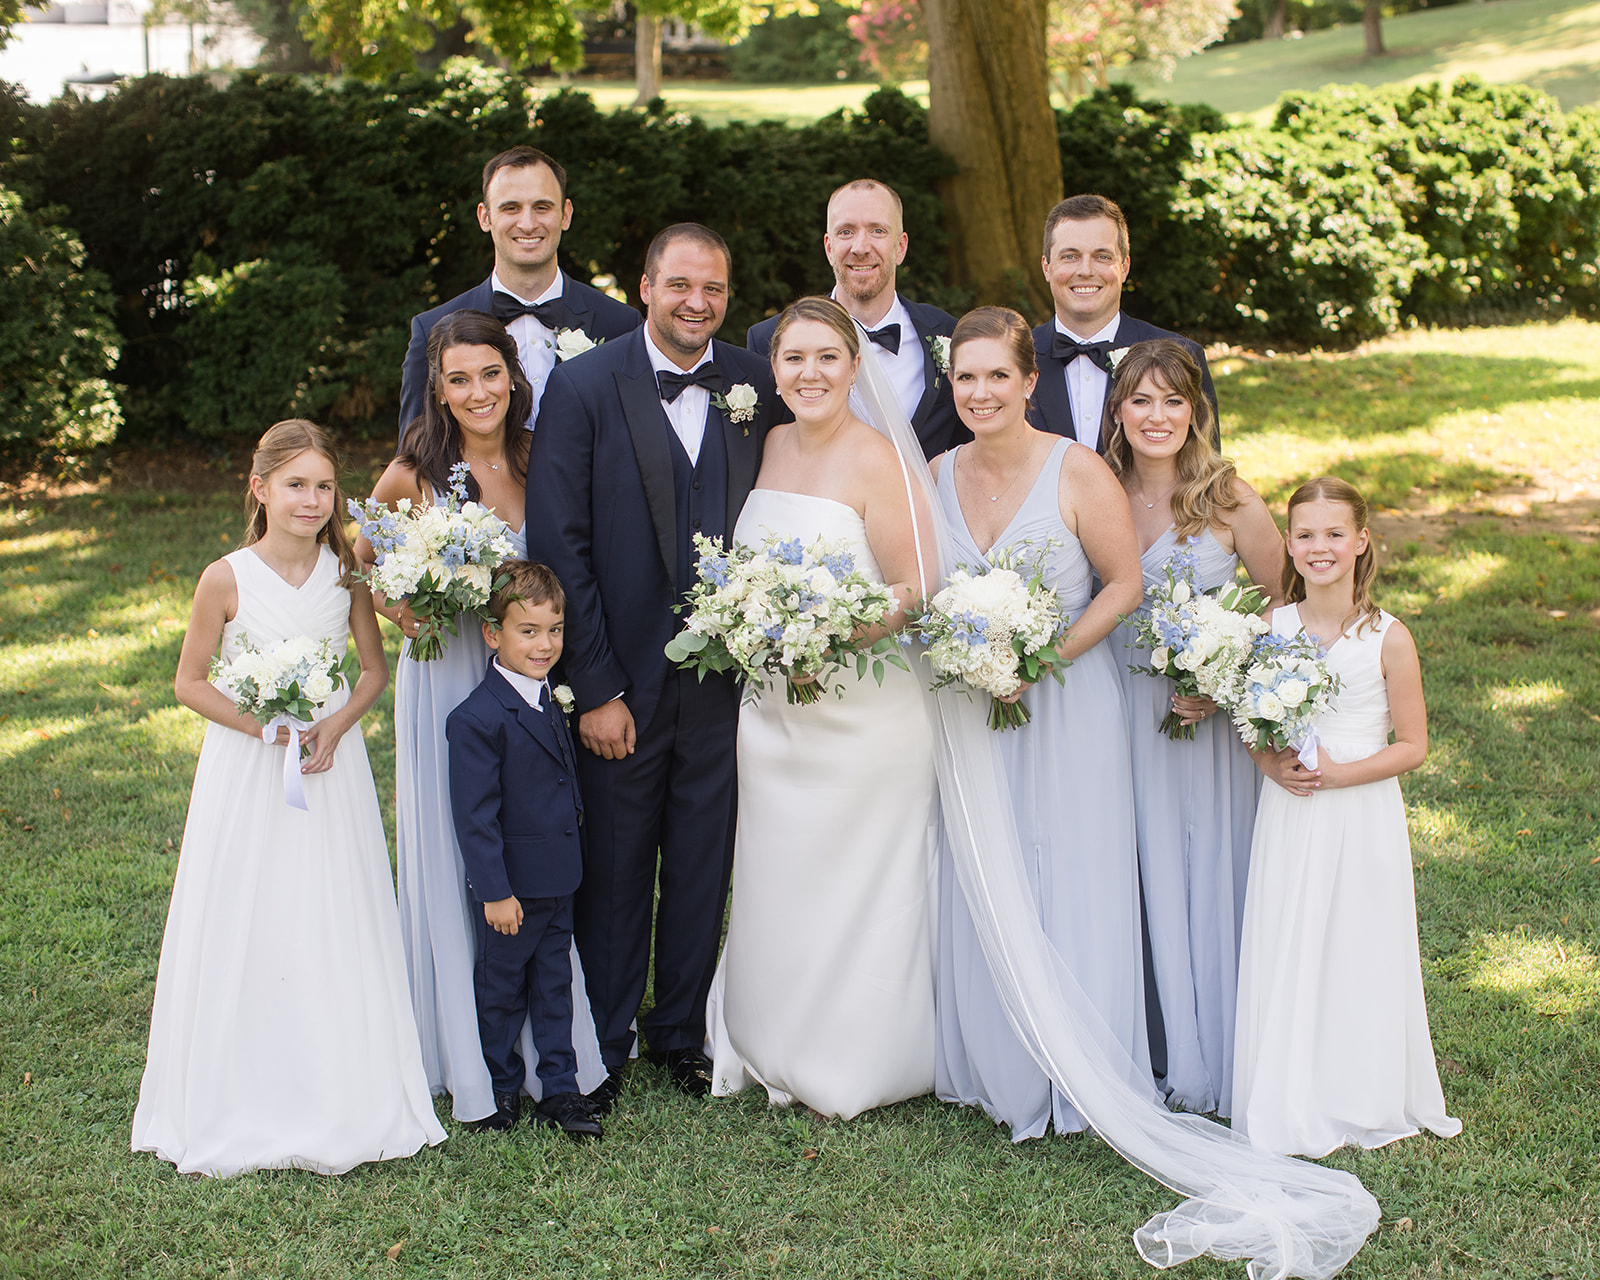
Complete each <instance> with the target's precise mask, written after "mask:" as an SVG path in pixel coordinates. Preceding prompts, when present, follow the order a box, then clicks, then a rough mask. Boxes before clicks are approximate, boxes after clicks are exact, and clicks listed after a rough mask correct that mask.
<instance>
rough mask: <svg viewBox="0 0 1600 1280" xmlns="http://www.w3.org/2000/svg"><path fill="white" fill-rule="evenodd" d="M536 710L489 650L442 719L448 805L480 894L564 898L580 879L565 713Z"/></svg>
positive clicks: (577, 801) (470, 880) (551, 706)
mask: <svg viewBox="0 0 1600 1280" xmlns="http://www.w3.org/2000/svg"><path fill="white" fill-rule="evenodd" d="M545 697H546V698H547V699H548V703H547V705H546V706H545V708H544V710H543V711H535V710H534V709H533V708H532V707H530V706H529V705H528V704H527V702H525V701H524V700H523V697H522V695H521V694H520V693H518V692H517V691H516V690H515V689H513V688H512V687H511V682H510V681H509V680H507V679H506V678H505V677H504V676H503V675H501V674H500V673H499V672H498V671H496V670H495V666H494V659H493V658H490V660H489V670H488V674H487V675H485V676H484V678H483V683H482V684H480V685H479V686H478V687H477V688H476V689H474V690H473V691H472V692H471V693H470V694H468V695H467V697H466V699H465V700H464V701H463V702H462V703H461V704H460V705H459V706H457V707H456V709H455V710H454V711H452V712H451V713H450V715H449V717H448V718H447V719H446V720H445V738H446V740H447V741H448V742H449V743H450V810H451V814H452V815H453V816H454V818H455V824H456V842H457V843H458V844H460V846H461V858H462V861H463V862H465V863H466V866H467V888H468V889H469V890H470V891H471V893H472V896H473V898H474V899H475V900H476V901H478V902H499V901H501V900H502V899H505V898H510V897H518V898H560V897H564V896H565V895H567V894H570V893H572V892H574V891H575V890H576V889H577V887H578V883H579V881H581V880H582V879H583V843H582V841H583V835H582V819H583V800H582V798H581V796H580V795H579V793H578V778H577V774H576V772H575V769H576V767H577V758H576V755H575V754H574V752H573V747H572V735H571V733H570V732H569V731H568V729H567V717H566V714H565V713H564V712H563V711H562V710H561V708H560V707H559V706H557V705H556V703H555V699H554V698H553V697H552V696H551V695H550V693H549V692H548V691H546V694H545Z"/></svg>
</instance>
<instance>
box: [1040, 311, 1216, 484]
mask: <svg viewBox="0 0 1600 1280" xmlns="http://www.w3.org/2000/svg"><path fill="white" fill-rule="evenodd" d="M1055 337H1056V322H1055V320H1054V319H1053V318H1052V319H1049V320H1046V321H1045V322H1044V323H1043V324H1042V325H1040V326H1039V327H1038V328H1037V329H1035V330H1034V331H1033V353H1034V357H1035V358H1036V359H1037V360H1038V362H1039V382H1038V384H1037V385H1036V386H1035V387H1034V389H1033V411H1032V412H1030V413H1029V414H1028V420H1029V421H1030V422H1032V423H1033V425H1034V426H1036V427H1038V428H1039V429H1040V430H1041V431H1053V432H1055V433H1056V435H1058V436H1066V437H1067V439H1069V440H1076V439H1077V438H1078V431H1077V427H1076V426H1074V424H1073V417H1072V397H1071V396H1070V395H1069V394H1068V392H1067V377H1066V365H1064V364H1063V363H1062V362H1061V361H1060V360H1057V359H1056V358H1055V357H1054V356H1052V355H1051V354H1050V346H1051V344H1052V343H1053V342H1054V341H1055ZM1152 338H1174V339H1176V340H1177V341H1179V342H1181V343H1183V345H1184V346H1186V347H1188V348H1189V354H1190V355H1192V356H1193V357H1194V359H1195V363H1196V364H1198V365H1199V366H1200V389H1201V390H1202V391H1204V392H1205V396H1206V399H1207V400H1209V401H1211V408H1212V409H1213V410H1215V409H1216V407H1217V389H1216V387H1214V386H1212V385H1211V370H1210V369H1209V368H1207V366H1206V353H1205V350H1204V348H1202V347H1201V346H1200V344H1199V343H1197V342H1191V341H1190V340H1189V339H1188V338H1185V337H1184V336H1183V335H1182V334H1181V333H1170V332H1168V331H1167V330H1166V329H1158V328H1156V327H1155V325H1153V324H1146V323H1145V322H1144V321H1143V320H1135V319H1134V318H1133V317H1132V316H1130V315H1128V314H1127V313H1126V312H1124V313H1123V315H1122V323H1121V324H1119V325H1118V326H1117V336H1116V338H1115V339H1113V342H1112V345H1113V348H1120V347H1131V346H1132V345H1133V344H1134V343H1135V342H1148V341H1150V339H1152ZM1110 395H1111V379H1110V378H1107V379H1106V396H1107V397H1108V398H1109V397H1110ZM1099 407H1100V409H1101V410H1102V411H1104V409H1105V401H1101V403H1100V406H1099ZM1107 434H1108V433H1107V432H1106V431H1105V429H1104V427H1102V428H1101V431H1100V441H1099V446H1098V447H1099V451H1100V453H1102V454H1104V453H1105V451H1106V436H1107ZM1212 443H1213V444H1215V445H1216V446H1217V448H1218V449H1220V448H1222V419H1221V417H1220V415H1219V416H1218V417H1217V419H1216V428H1215V430H1214V431H1213V432H1212Z"/></svg>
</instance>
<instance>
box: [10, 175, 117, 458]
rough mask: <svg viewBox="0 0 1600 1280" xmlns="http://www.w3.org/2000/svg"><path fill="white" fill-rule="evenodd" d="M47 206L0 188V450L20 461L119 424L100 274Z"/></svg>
mask: <svg viewBox="0 0 1600 1280" xmlns="http://www.w3.org/2000/svg"><path fill="white" fill-rule="evenodd" d="M56 212H57V211H55V210H45V211H43V212H41V213H38V214H35V213H33V212H31V211H30V210H29V209H28V208H27V207H26V206H25V205H24V204H23V200H22V197H21V196H20V195H18V194H17V193H16V192H15V191H11V190H8V189H7V188H5V187H0V450H3V451H4V452H5V453H6V454H7V455H9V456H10V457H12V458H22V459H24V460H31V459H32V458H33V457H37V456H38V455H39V454H41V453H47V452H63V453H71V452H73V451H76V450H82V449H88V448H92V447H93V446H95V445H98V444H105V443H107V442H108V441H110V440H111V439H112V438H113V437H114V436H115V435H116V432H117V428H118V427H119V426H120V425H121V423H122V411H121V410H120V409H119V408H118V406H117V398H116V395H115V394H114V392H113V390H112V387H111V384H110V383H109V382H108V381H107V380H106V374H107V373H108V372H109V371H110V369H111V366H112V365H113V364H114V363H115V362H116V358H117V346H116V330H115V328H114V327H113V326H112V323H111V303H110V298H109V295H108V294H107V292H106V281H105V277H103V276H102V275H101V274H100V273H99V272H98V271H93V270H86V269H84V266H83V259H84V252H83V246H82V245H81V244H79V243H78V241H77V240H76V239H74V238H73V236H72V234H71V233H70V232H69V231H67V230H66V229H65V228H63V227H61V226H58V225H55V223H54V221H53V218H52V215H53V214H54V213H56Z"/></svg>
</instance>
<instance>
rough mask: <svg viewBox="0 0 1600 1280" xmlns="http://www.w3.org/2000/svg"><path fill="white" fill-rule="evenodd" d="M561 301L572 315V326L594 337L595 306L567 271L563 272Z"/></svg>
mask: <svg viewBox="0 0 1600 1280" xmlns="http://www.w3.org/2000/svg"><path fill="white" fill-rule="evenodd" d="M561 278H562V281H563V283H562V286H561V301H562V303H563V304H564V305H565V306H566V308H567V314H568V315H570V316H571V317H572V327H573V328H574V329H579V330H581V331H582V332H583V333H584V334H586V335H587V336H588V337H590V338H593V337H594V333H593V332H592V328H591V327H592V326H593V324H594V308H593V307H591V306H590V305H589V300H588V299H587V298H585V297H584V296H583V294H582V292H581V291H580V290H578V289H577V288H575V287H574V285H575V284H576V282H575V281H574V280H573V278H572V277H571V276H569V275H568V274H567V273H566V272H565V271H563V272H562V273H561Z"/></svg>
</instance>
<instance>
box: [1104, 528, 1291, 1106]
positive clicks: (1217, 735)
mask: <svg viewBox="0 0 1600 1280" xmlns="http://www.w3.org/2000/svg"><path fill="white" fill-rule="evenodd" d="M1179 545H1180V544H1179V541H1178V537H1177V534H1176V533H1175V532H1174V531H1173V530H1172V529H1171V528H1168V529H1167V530H1166V531H1165V532H1164V533H1163V534H1162V535H1161V536H1160V537H1159V538H1157V539H1156V541H1155V542H1154V543H1153V544H1152V545H1151V546H1150V548H1149V549H1148V550H1147V551H1145V553H1144V555H1143V556H1141V557H1140V563H1141V568H1142V569H1143V572H1144V586H1145V591H1146V592H1148V591H1149V590H1150V589H1151V588H1152V587H1155V586H1157V585H1159V584H1161V583H1164V582H1165V581H1166V564H1167V560H1168V559H1169V558H1170V557H1171V556H1172V554H1173V552H1175V551H1176V550H1178V548H1179ZM1190 550H1191V552H1192V553H1193V555H1194V558H1195V581H1196V583H1197V585H1198V586H1199V587H1200V588H1201V589H1202V590H1210V589H1212V588H1214V587H1220V586H1225V585H1227V584H1228V583H1230V582H1232V581H1233V580H1234V575H1235V573H1236V572H1237V570H1238V567H1239V557H1238V556H1237V555H1234V554H1233V553H1232V552H1229V551H1225V550H1224V549H1223V547H1222V544H1221V543H1219V542H1218V541H1217V539H1216V536H1215V535H1214V534H1213V533H1212V532H1211V530H1209V529H1207V530H1205V531H1204V532H1202V533H1201V534H1199V536H1198V537H1197V539H1196V540H1195V541H1194V542H1193V543H1191V544H1190ZM1140 608H1141V610H1142V609H1143V608H1144V606H1142V605H1141V606H1140ZM1110 643H1111V646H1112V652H1113V654H1114V655H1115V656H1116V659H1117V670H1118V671H1119V672H1120V673H1121V676H1122V687H1123V693H1124V695H1125V696H1126V699H1127V705H1128V738H1129V742H1130V744H1131V746H1132V750H1133V798H1134V808H1135V810H1136V812H1137V815H1138V831H1139V873H1140V877H1141V879H1142V882H1143V885H1144V907H1145V920H1146V923H1147V927H1148V929H1149V937H1150V959H1151V969H1152V972H1153V976H1154V978H1155V989H1156V990H1157V992H1159V996H1160V1020H1161V1025H1162V1027H1163V1028H1164V1030H1165V1038H1166V1050H1167V1073H1166V1076H1165V1077H1164V1078H1163V1079H1161V1080H1160V1081H1158V1083H1159V1084H1161V1086H1162V1087H1163V1088H1164V1089H1165V1091H1166V1093H1167V1100H1168V1102H1170V1103H1171V1104H1172V1105H1174V1106H1176V1107H1180V1108H1182V1109H1184V1110H1186V1111H1201V1112H1207V1111H1216V1112H1218V1113H1219V1114H1221V1115H1224V1116H1226V1115H1230V1114H1232V1094H1233V1030H1234V1004H1235V997H1236V994H1237V986H1238V978H1239V931H1240V928H1241V926H1242V923H1243V921H1244V898H1245V876H1246V872H1247V871H1248V869H1249V866H1250V833H1251V831H1252V830H1253V828H1254V826H1255V813H1256V799H1257V796H1258V794H1259V792H1260V788H1261V774H1260V772H1259V771H1258V770H1257V769H1256V766H1255V762H1254V761H1253V760H1251V758H1250V753H1249V752H1248V751H1246V750H1245V749H1244V744H1243V743H1242V742H1240V741H1239V736H1238V734H1237V733H1235V732H1234V728H1233V725H1232V724H1231V723H1230V721H1229V719H1228V717H1227V715H1226V714H1217V715H1212V716H1207V717H1206V718H1205V719H1204V720H1202V721H1201V722H1200V723H1199V724H1198V725H1196V726H1195V732H1194V738H1193V740H1191V741H1181V740H1180V741H1174V740H1173V739H1171V738H1169V737H1167V736H1166V735H1165V734H1164V733H1162V732H1161V730H1160V725H1161V721H1162V720H1163V719H1164V718H1165V716H1166V714H1167V712H1168V710H1169V709H1170V708H1171V698H1172V682H1171V681H1170V680H1166V679H1156V678H1154V677H1152V676H1148V675H1143V674H1138V673H1135V672H1133V671H1130V670H1129V667H1130V666H1143V665H1148V664H1149V662H1150V651H1149V650H1148V649H1141V648H1139V647H1137V646H1136V645H1135V644H1134V643H1133V628H1132V627H1131V626H1130V625H1128V624H1123V625H1121V626H1119V627H1118V628H1117V629H1116V630H1115V631H1114V632H1112V633H1111V637H1110ZM1150 1012H1151V1016H1152V1019H1154V1017H1155V1016H1156V1010H1154V1009H1152V1010H1151V1011H1150Z"/></svg>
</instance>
